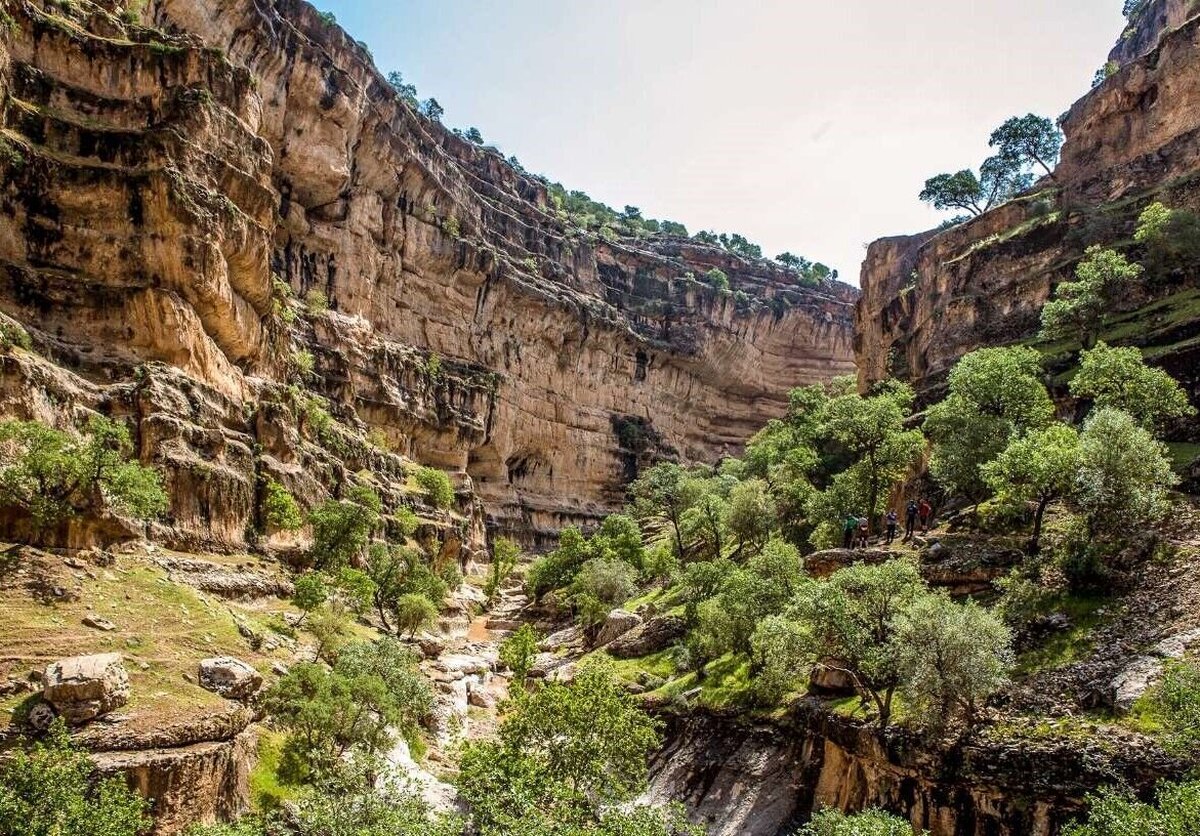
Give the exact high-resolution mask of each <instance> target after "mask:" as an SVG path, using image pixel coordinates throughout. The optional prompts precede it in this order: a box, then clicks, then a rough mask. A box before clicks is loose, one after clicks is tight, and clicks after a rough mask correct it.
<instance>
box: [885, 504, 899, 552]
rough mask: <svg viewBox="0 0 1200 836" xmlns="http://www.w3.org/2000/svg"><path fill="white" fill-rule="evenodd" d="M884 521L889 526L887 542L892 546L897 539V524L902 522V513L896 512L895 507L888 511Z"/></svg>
mask: <svg viewBox="0 0 1200 836" xmlns="http://www.w3.org/2000/svg"><path fill="white" fill-rule="evenodd" d="M883 522H884V524H885V525H886V526H887V544H888V545H889V546H890V545H891V544H892V543H894V542H895V540H896V526H897V525H899V523H900V515H899V514H897V513H896V509H895V508H892V509H891V510H889V511H888V512H887V516H885V517H884V518H883Z"/></svg>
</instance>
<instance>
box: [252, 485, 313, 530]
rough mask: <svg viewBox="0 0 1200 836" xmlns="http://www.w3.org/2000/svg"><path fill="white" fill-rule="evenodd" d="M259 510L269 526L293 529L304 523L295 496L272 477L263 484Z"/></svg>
mask: <svg viewBox="0 0 1200 836" xmlns="http://www.w3.org/2000/svg"><path fill="white" fill-rule="evenodd" d="M261 511H262V517H263V520H264V521H266V523H267V525H268V526H270V527H271V528H275V529H279V530H281V531H295V530H296V529H298V528H300V527H302V526H303V525H304V516H303V515H302V514H301V513H300V506H299V504H298V503H297V502H296V498H295V497H294V496H292V495H291V493H290V492H289V491H288V489H287V488H285V487H284V486H283V485H281V484H279V483H278V482H276V481H275V480H274V479H268V480H267V483H266V485H264V486H263V493H262V508H261Z"/></svg>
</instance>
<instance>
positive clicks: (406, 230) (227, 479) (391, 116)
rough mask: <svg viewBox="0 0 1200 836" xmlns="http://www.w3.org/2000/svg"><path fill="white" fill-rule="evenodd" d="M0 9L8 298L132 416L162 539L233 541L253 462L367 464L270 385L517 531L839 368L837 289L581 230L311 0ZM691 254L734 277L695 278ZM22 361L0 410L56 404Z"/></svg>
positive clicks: (42, 347) (236, 543) (305, 476)
mask: <svg viewBox="0 0 1200 836" xmlns="http://www.w3.org/2000/svg"><path fill="white" fill-rule="evenodd" d="M5 8H6V9H9V10H10V11H9V12H7V13H6V14H9V17H10V19H11V20H12V21H13V23H12V25H11V26H5V27H3V28H2V31H0V93H2V94H3V101H4V108H3V116H2V122H0V131H2V133H0V137H2V140H3V149H2V150H3V153H0V166H2V167H3V168H4V174H5V177H4V183H5V185H4V188H3V194H2V197H0V199H2V201H3V205H2V207H0V208H2V211H0V311H3V313H4V314H6V315H7V316H9V317H11V318H12V320H14V321H15V322H16V323H19V324H20V325H22V326H24V328H25V329H27V330H28V332H29V334H30V336H31V338H32V346H31V347H32V349H33V351H34V353H36V354H37V355H38V356H39V357H40V358H42V359H44V360H46V361H48V362H49V363H50V365H53V366H58V367H62V368H65V369H68V370H69V373H70V375H71V376H72V379H71V380H69V381H68V380H64V381H61V382H62V384H63V386H65V387H66V388H76V389H79V390H80V395H81V397H83V392H84V390H87V391H88V392H89V393H90V394H88V395H87V396H86V397H83V400H84V401H88V400H90V403H88V404H87V406H88V407H89V408H92V407H96V406H99V407H100V408H102V409H104V410H108V411H116V412H122V413H124V414H127V415H129V416H130V417H132V418H136V419H137V422H138V426H139V427H140V428H141V430H142V434H141V435H142V439H141V447H142V451H143V454H144V456H145V457H147V458H150V459H153V460H154V461H155V462H156V463H157V464H158V465H159V466H160V467H161V468H163V470H164V471H165V472H166V473H167V476H168V481H169V483H170V486H171V487H172V497H173V518H174V520H175V528H176V529H177V531H178V532H180V536H181V537H183V538H184V539H192V540H196V541H200V540H207V541H209V542H210V543H213V544H224V545H225V546H227V547H235V548H236V547H241V546H243V545H244V541H243V534H242V532H243V531H244V529H245V528H246V525H247V523H248V522H249V521H251V519H252V517H253V514H254V510H253V496H254V493H255V480H256V478H257V474H258V473H259V472H261V471H262V470H264V468H265V469H266V470H267V472H268V473H270V474H271V475H273V476H277V477H279V478H281V479H283V480H284V481H285V483H286V484H288V486H289V487H291V488H293V490H294V491H295V492H297V493H300V494H302V495H306V496H315V495H318V494H319V493H320V492H321V491H320V488H321V486H322V485H323V486H324V487H325V488H328V487H329V485H330V484H331V482H330V481H329V479H330V478H332V483H334V484H336V483H337V482H338V479H339V478H341V477H342V476H344V475H345V473H353V472H354V471H355V469H356V467H361V465H362V462H361V461H351V462H346V461H344V457H340V456H335V457H334V459H343V461H342V462H341V463H340V464H339V463H338V462H337V461H328V462H326V463H325V465H324V466H323V467H322V468H317V469H316V471H314V468H313V467H312V466H310V463H311V460H313V459H314V458H319V456H318V454H317V452H316V451H314V452H312V454H311V455H309V454H306V453H304V452H303V451H297V449H296V447H297V445H296V444H294V443H292V442H294V438H292V437H291V434H289V432H287V431H285V430H284V427H285V426H286V425H287V423H288V421H286V420H285V421H280V419H281V418H283V417H285V416H286V415H287V410H282V411H281V410H280V409H277V408H274V407H273V406H272V407H270V408H266V407H264V406H263V405H264V404H268V405H270V404H278V403H279V402H281V401H282V400H285V399H286V398H284V397H283V395H280V389H281V387H282V390H284V394H286V389H287V386H288V384H292V383H303V384H305V388H311V389H312V390H314V391H316V392H318V393H319V394H320V395H322V396H324V397H327V398H328V399H329V402H330V407H329V408H330V412H332V413H333V416H334V418H335V419H337V420H338V421H339V422H340V424H341V425H344V426H346V427H348V428H349V429H351V430H353V431H356V432H358V433H360V434H361V435H370V436H371V437H372V438H375V439H377V440H380V441H381V443H382V445H383V447H384V448H385V449H387V450H388V451H390V452H392V453H395V454H398V455H399V456H402V457H404V458H405V459H408V460H414V461H417V462H420V463H423V464H429V465H433V466H436V467H439V468H442V469H443V470H447V471H451V472H453V473H455V474H456V475H457V478H458V482H459V485H460V487H461V488H463V490H464V495H469V494H473V495H476V496H478V497H479V498H480V499H481V500H482V503H483V506H482V507H483V508H484V509H485V512H486V515H487V517H488V519H489V522H490V523H491V525H492V526H493V527H494V528H496V529H498V530H503V531H507V532H510V533H513V534H515V535H517V536H519V537H521V538H523V539H525V540H526V541H528V542H538V541H541V540H544V539H545V538H548V537H550V536H552V535H553V534H554V533H555V532H556V531H557V530H558V529H560V528H561V527H562V526H563V525H565V524H569V523H586V522H588V521H590V520H593V519H595V518H596V517H597V516H599V515H602V514H604V513H606V512H608V511H611V510H612V509H613V508H615V507H618V506H619V504H620V502H621V499H622V496H623V486H624V484H625V483H626V482H627V481H628V479H629V478H630V477H631V476H633V475H634V474H635V473H636V471H637V468H638V467H639V466H640V465H641V464H644V463H645V462H646V461H649V460H652V459H653V458H655V457H656V456H660V455H665V456H672V457H679V458H682V459H687V460H712V459H715V458H716V457H719V456H720V455H722V454H723V453H727V452H728V453H734V452H737V451H738V449H739V448H740V446H741V445H742V443H743V442H744V441H745V439H746V438H747V437H748V436H749V435H750V434H751V433H752V432H754V431H755V430H756V429H757V428H758V427H759V426H761V425H762V424H763V423H764V422H765V421H766V420H767V419H768V418H771V417H773V416H775V415H777V414H779V413H781V412H782V411H783V409H784V408H785V405H786V395H787V392H788V390H789V389H790V388H792V387H793V386H796V385H799V384H805V383H810V382H814V381H818V380H824V379H827V378H830V377H832V376H835V375H837V374H844V373H847V372H850V371H852V369H853V361H852V344H851V343H852V337H851V333H852V317H853V313H852V309H853V304H854V302H855V300H856V291H855V290H854V289H853V288H850V287H849V286H846V285H843V284H839V283H836V282H826V283H824V284H823V285H821V286H820V287H817V288H805V287H801V286H799V285H798V284H797V281H796V278H795V276H794V275H792V274H790V273H787V272H786V271H784V270H782V269H780V268H778V267H776V266H773V265H771V264H770V263H768V262H749V261H745V260H742V259H740V258H738V257H736V256H733V255H730V254H729V253H726V252H724V251H723V250H720V249H718V248H714V247H708V246H702V245H698V244H696V243H694V242H691V241H689V240H688V239H677V238H676V239H672V238H667V237H656V238H641V239H638V238H628V239H619V240H606V239H603V238H600V237H598V236H594V235H589V234H587V233H585V232H583V231H581V230H579V229H577V228H575V227H573V226H572V225H571V224H569V223H568V222H567V220H566V219H565V218H564V217H563V216H562V214H561V213H558V212H556V211H555V210H554V208H553V206H552V205H551V203H550V201H549V200H548V196H547V193H546V188H545V185H544V183H543V182H542V181H540V180H539V179H537V178H533V177H530V176H527V175H526V174H524V173H523V172H520V171H517V170H515V169H514V168H513V167H512V166H511V165H509V164H508V163H507V162H505V161H504V160H503V158H502V157H501V156H500V155H499V153H498V152H496V151H495V150H489V149H485V148H481V147H478V146H476V145H473V144H471V143H469V142H466V141H464V140H463V139H461V138H459V137H458V136H456V135H455V134H453V133H452V132H450V131H448V130H446V129H445V128H443V127H442V126H441V125H440V124H439V123H437V122H434V121H431V120H429V119H426V118H424V117H421V116H418V115H417V114H416V113H415V112H414V111H413V109H412V108H411V107H410V106H409V105H408V104H406V103H405V102H404V101H403V100H402V99H400V98H399V97H398V96H397V95H396V94H395V92H394V91H393V90H392V89H391V87H390V86H389V85H388V84H387V83H386V81H385V80H384V78H383V76H382V75H381V74H380V73H379V71H378V70H377V69H376V68H375V67H374V65H373V63H372V61H371V59H370V57H369V54H368V53H367V52H366V50H365V48H364V47H362V46H361V45H359V44H357V43H355V42H354V41H353V40H351V39H350V38H348V37H347V36H346V34H345V33H344V32H342V30H341V29H339V28H338V27H337V26H335V25H331V24H330V23H329V22H327V21H326V20H325V19H324V18H323V17H322V16H321V15H319V14H318V13H317V12H316V11H315V10H314V9H313V8H312V7H311V6H309V5H308V4H307V3H304V2H299V0H279V2H274V3H262V2H254V0H207V1H206V2H195V0H152V2H150V3H149V4H144V5H143V7H141V11H140V12H137V13H134V12H128V11H123V10H122V6H121V5H120V4H116V3H114V2H108V3H100V4H93V3H87V2H84V3H78V4H73V5H72V6H70V7H61V6H58V5H55V4H51V3H45V4H43V3H41V2H35V0H6V3H5ZM713 268H720V269H722V270H723V271H725V272H726V273H727V274H728V275H729V277H730V280H731V283H732V286H733V289H734V291H735V292H732V293H731V292H720V291H718V290H715V289H713V288H710V287H708V286H707V285H705V284H703V283H702V282H700V281H697V280H696V279H695V278H694V277H695V276H700V275H703V274H704V273H705V272H706V271H708V270H710V269H713ZM288 298H291V299H293V300H302V299H305V298H309V299H312V298H321V299H322V303H321V305H320V307H321V310H317V311H313V312H311V315H305V316H301V317H300V318H299V319H298V320H296V319H292V318H290V317H281V316H280V313H281V307H283V306H285V305H287V304H289V303H288ZM290 304H292V307H296V303H295V302H292V303H290ZM326 304H327V306H328V310H324V308H325V306H326ZM301 355H302V356H304V357H305V358H307V357H311V363H312V366H313V368H312V370H311V373H310V371H309V370H308V369H306V368H302V366H304V365H305V364H304V363H300V364H297V362H296V361H297V358H298V356H301ZM34 365H37V363H36V362H35V361H34V360H31V359H29V358H25V357H22V358H20V359H19V360H10V361H7V366H8V368H7V371H6V378H5V385H6V388H7V389H8V390H9V391H11V392H14V393H16V394H22V393H24V397H23V398H19V399H18V405H17V407H16V408H13V409H11V410H10V411H12V412H15V413H18V414H32V413H35V412H37V411H38V410H39V409H40V410H41V412H42V413H43V417H46V416H49V414H50V413H51V412H53V411H54V409H52V408H51V407H50V405H48V404H46V403H42V404H41V405H40V406H39V405H35V404H31V403H27V401H29V400H30V399H31V398H33V399H37V398H38V395H37V394H36V392H37V389H38V386H39V383H38V381H37V380H36V379H31V378H30V377H29V376H28V375H27V372H28V371H29V368H30V367H32V366H34ZM306 378H307V380H306ZM163 381H167V382H166V383H165V384H163V385H160V383H163ZM114 387H116V388H114ZM60 388H62V387H60ZM149 395H155V396H162V397H161V399H160V400H153V399H152V398H148V396H149ZM148 400H151V401H152V402H150V403H148V402H147V401H148ZM42 401H45V398H42ZM55 403H56V404H59V403H61V401H56V402H55ZM139 405H140V407H141V408H140V409H139V408H136V407H138V406H139ZM181 407H182V408H181ZM59 412H60V414H61V412H62V410H59ZM291 412H292V413H296V412H297V410H292V411H291ZM290 417H291V418H292V419H295V418H296V417H297V416H296V415H295V414H292V415H291V416H290ZM272 444H273V445H274V449H272ZM260 448H263V449H265V451H266V456H264V457H256V454H255V452H254V451H255V450H256V449H260ZM360 458H361V457H360ZM263 459H265V463H264V460H263ZM197 471H202V473H201V475H202V476H203V478H200V476H198V475H197ZM334 471H336V472H334ZM339 474H340V475H339Z"/></svg>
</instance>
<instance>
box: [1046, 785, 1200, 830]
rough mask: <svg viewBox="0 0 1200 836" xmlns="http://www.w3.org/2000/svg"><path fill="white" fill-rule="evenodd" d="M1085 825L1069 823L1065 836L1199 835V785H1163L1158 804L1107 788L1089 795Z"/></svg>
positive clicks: (1125, 790) (1159, 792) (1126, 791)
mask: <svg viewBox="0 0 1200 836" xmlns="http://www.w3.org/2000/svg"><path fill="white" fill-rule="evenodd" d="M1089 800H1090V801H1091V810H1090V811H1089V812H1088V818H1087V822H1086V823H1075V824H1069V825H1067V827H1066V828H1065V829H1064V830H1063V832H1062V836H1133V834H1138V835H1139V836H1141V834H1146V836H1158V834H1163V836H1167V834H1185V833H1198V832H1200V782H1194V781H1193V782H1189V783H1183V784H1168V783H1164V784H1161V785H1160V786H1159V788H1158V795H1157V798H1156V800H1155V804H1153V805H1150V804H1145V803H1143V802H1141V801H1138V800H1137V799H1136V798H1134V797H1133V795H1132V793H1130V792H1129V791H1128V790H1127V789H1123V788H1117V789H1112V788H1109V789H1104V790H1101V791H1100V792H1099V793H1098V794H1096V795H1093V796H1090V797H1089Z"/></svg>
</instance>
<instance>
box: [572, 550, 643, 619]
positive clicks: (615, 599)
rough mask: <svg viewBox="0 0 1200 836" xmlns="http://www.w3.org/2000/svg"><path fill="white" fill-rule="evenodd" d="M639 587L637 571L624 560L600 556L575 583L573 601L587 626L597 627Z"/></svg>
mask: <svg viewBox="0 0 1200 836" xmlns="http://www.w3.org/2000/svg"><path fill="white" fill-rule="evenodd" d="M636 591H637V572H636V571H635V570H634V568H633V567H632V566H630V565H629V564H628V563H625V562H624V561H621V560H611V559H606V558H596V559H593V560H589V561H588V562H587V563H585V564H583V566H582V567H581V568H580V570H579V574H578V575H576V576H575V580H574V581H572V583H571V603H572V604H573V605H574V607H575V610H576V613H577V614H578V616H579V620H580V623H582V624H583V625H584V626H585V627H595V626H596V625H598V624H600V623H601V622H603V621H604V619H605V618H607V617H608V614H609V613H610V612H612V609H613V607H616V606H617V605H619V604H623V603H624V602H625V601H628V600H629V599H630V598H632V597H633V594H634V592H636Z"/></svg>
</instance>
